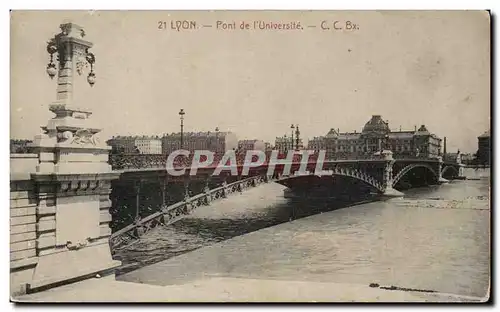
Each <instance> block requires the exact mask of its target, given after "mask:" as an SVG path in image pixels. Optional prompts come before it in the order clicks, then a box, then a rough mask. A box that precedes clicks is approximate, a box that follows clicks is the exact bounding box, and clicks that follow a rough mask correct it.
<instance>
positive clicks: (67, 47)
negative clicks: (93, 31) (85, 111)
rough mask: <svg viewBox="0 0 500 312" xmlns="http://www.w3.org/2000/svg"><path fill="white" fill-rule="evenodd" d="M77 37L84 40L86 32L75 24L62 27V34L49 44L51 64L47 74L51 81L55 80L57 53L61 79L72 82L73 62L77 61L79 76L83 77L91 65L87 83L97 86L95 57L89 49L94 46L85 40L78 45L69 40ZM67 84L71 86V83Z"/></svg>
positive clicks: (48, 66) (48, 65)
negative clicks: (84, 71) (55, 55)
mask: <svg viewBox="0 0 500 312" xmlns="http://www.w3.org/2000/svg"><path fill="white" fill-rule="evenodd" d="M75 35H77V36H78V37H80V38H81V39H83V38H84V37H85V31H84V30H83V28H81V27H79V26H77V25H75V24H71V23H69V24H63V25H61V33H59V34H57V35H56V36H54V38H52V39H50V40H49V41H48V42H47V52H48V53H49V54H50V61H49V64H47V74H48V75H49V77H50V79H54V77H55V76H56V74H57V72H58V69H57V66H56V64H55V63H54V54H56V53H57V62H58V64H59V77H60V78H61V77H64V78H67V79H66V81H67V82H68V81H71V78H72V70H73V68H72V67H73V66H72V65H73V64H72V63H73V61H75V67H76V72H77V73H78V75H81V74H82V73H83V69H84V68H86V67H88V66H89V65H90V72H89V74H88V76H87V82H88V83H89V85H90V86H91V87H92V86H94V84H95V72H94V64H95V56H94V54H93V53H91V52H89V48H91V47H92V44H90V43H89V42H86V41H84V40H81V42H78V43H77V42H72V41H71V40H69V39H73V38H75ZM70 36H71V37H70ZM78 37H77V38H78ZM78 39H79V38H78ZM67 84H68V85H71V83H67Z"/></svg>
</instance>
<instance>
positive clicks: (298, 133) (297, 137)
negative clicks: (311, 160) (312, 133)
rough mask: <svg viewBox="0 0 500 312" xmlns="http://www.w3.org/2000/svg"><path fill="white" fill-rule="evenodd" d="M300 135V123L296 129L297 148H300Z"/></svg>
mask: <svg viewBox="0 0 500 312" xmlns="http://www.w3.org/2000/svg"><path fill="white" fill-rule="evenodd" d="M299 135H300V131H299V125H297V126H296V129H295V149H296V150H299Z"/></svg>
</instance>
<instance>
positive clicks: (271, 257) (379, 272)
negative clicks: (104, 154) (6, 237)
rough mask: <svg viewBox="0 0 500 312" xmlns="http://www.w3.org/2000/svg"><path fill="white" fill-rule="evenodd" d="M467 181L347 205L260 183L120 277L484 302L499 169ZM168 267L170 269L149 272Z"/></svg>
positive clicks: (137, 252) (149, 243)
mask: <svg viewBox="0 0 500 312" xmlns="http://www.w3.org/2000/svg"><path fill="white" fill-rule="evenodd" d="M466 175H467V176H468V177H473V178H474V180H465V181H452V182H451V183H449V184H444V185H441V186H431V187H424V188H418V189H411V190H407V191H405V192H404V193H405V196H404V197H403V198H398V199H391V200H389V201H376V202H369V203H364V204H358V205H354V206H349V207H345V208H341V209H338V208H339V207H342V206H345V204H339V203H337V204H335V203H324V202H323V203H316V202H314V203H313V202H308V203H304V202H291V201H290V200H287V199H285V198H283V187H282V186H280V185H278V184H267V185H263V186H259V187H258V188H255V189H251V190H249V191H247V192H245V193H243V194H240V195H238V196H234V197H230V198H228V199H226V200H224V201H222V202H219V203H215V204H213V205H211V206H207V207H200V208H198V209H197V210H196V211H195V212H194V213H193V214H192V215H190V216H189V217H188V218H186V219H184V220H182V221H180V222H178V223H176V224H174V225H171V226H168V227H161V228H157V229H154V230H153V231H151V232H149V233H148V234H147V235H146V236H145V237H144V238H142V239H141V240H139V241H136V242H135V243H133V244H132V245H130V246H128V247H127V248H126V249H124V250H120V251H117V253H116V257H117V258H118V259H121V260H122V261H123V263H124V264H125V266H124V268H123V270H122V272H121V273H122V274H121V275H120V276H118V279H122V280H128V281H136V282H143V283H152V284H162V285H168V284H174V283H183V282H187V281H190V280H193V279H196V278H200V277H202V276H207V275H210V276H227V277H248V278H262V279H280V280H295V281H317V282H335V283H356V284H366V285H368V284H369V283H372V282H373V283H379V284H380V285H388V286H390V285H395V286H399V287H405V288H418V289H425V290H435V291H440V292H445V293H453V294H459V295H469V296H478V297H483V296H485V295H486V293H487V291H488V287H489V281H490V187H489V179H490V177H489V170H486V171H485V170H478V171H476V170H473V169H466ZM159 261H163V262H162V263H163V266H162V268H163V269H159V270H156V271H155V270H151V268H154V266H150V267H149V269H148V267H144V266H146V265H149V264H152V263H156V262H159ZM165 266H166V267H168V270H166V269H164V268H165ZM138 267H139V268H138ZM141 267H144V268H141ZM137 268H138V269H137ZM132 269H135V270H133V271H131V270H132ZM128 271H130V272H128ZM127 272H128V273H127ZM152 272H153V273H152Z"/></svg>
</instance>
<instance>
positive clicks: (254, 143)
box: [238, 140, 266, 151]
mask: <svg viewBox="0 0 500 312" xmlns="http://www.w3.org/2000/svg"><path fill="white" fill-rule="evenodd" d="M238 150H239V151H265V150H266V144H265V143H264V141H262V140H239V141H238Z"/></svg>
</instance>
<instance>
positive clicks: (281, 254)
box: [10, 10, 491, 302]
mask: <svg viewBox="0 0 500 312" xmlns="http://www.w3.org/2000/svg"><path fill="white" fill-rule="evenodd" d="M490 18H491V17H490V12H488V11H465V10H464V11H12V12H11V39H10V40H11V81H10V83H11V102H10V109H11V114H10V119H11V125H10V139H11V140H10V166H11V168H10V169H11V170H10V171H11V173H10V297H11V300H12V301H15V302H487V301H488V300H489V299H490V280H491V262H490V260H491V246H490V239H491V228H490V224H491V205H490V182H491V177H490V174H491V173H490V164H491V157H490V152H491V143H490V135H491V134H490V125H491V117H490V116H491V111H490V107H491V86H490V85H491V69H490V67H491V63H490V62H491V61H490V52H491V42H490V37H491V25H490V23H491V21H490Z"/></svg>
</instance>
